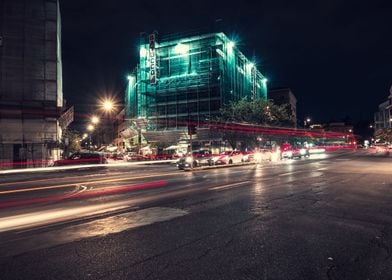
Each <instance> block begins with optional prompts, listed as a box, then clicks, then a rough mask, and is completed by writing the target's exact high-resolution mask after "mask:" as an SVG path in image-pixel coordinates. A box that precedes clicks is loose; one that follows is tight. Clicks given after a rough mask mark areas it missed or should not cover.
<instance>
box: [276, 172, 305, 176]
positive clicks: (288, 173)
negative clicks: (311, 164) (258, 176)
mask: <svg viewBox="0 0 392 280" xmlns="http://www.w3.org/2000/svg"><path fill="white" fill-rule="evenodd" d="M301 172H303V171H292V172H286V173H282V174H279V175H278V176H279V177H282V176H289V175H293V174H296V173H301Z"/></svg>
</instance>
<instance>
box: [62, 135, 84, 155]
mask: <svg viewBox="0 0 392 280" xmlns="http://www.w3.org/2000/svg"><path fill="white" fill-rule="evenodd" d="M81 139H82V138H81V136H80V134H79V133H78V132H76V131H74V130H68V129H67V130H66V131H64V132H63V143H64V152H65V154H66V156H68V155H70V154H73V153H76V152H79V151H80V150H81V146H80V143H81Z"/></svg>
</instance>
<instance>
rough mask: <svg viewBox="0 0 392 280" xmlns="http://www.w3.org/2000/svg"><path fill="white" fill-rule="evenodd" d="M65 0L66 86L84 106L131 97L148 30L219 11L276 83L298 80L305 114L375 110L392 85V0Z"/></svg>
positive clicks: (197, 23) (180, 26)
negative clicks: (130, 77) (126, 93)
mask: <svg viewBox="0 0 392 280" xmlns="http://www.w3.org/2000/svg"><path fill="white" fill-rule="evenodd" d="M299 2H300V3H301V4H299ZM60 3H61V13H62V36H63V67H64V95H65V98H66V99H67V100H68V102H69V103H70V104H75V106H76V110H77V111H79V112H81V111H85V112H89V111H91V110H92V109H90V108H93V107H94V105H95V104H97V101H96V100H97V98H98V97H99V96H102V95H105V94H109V93H115V94H117V95H118V98H119V99H122V91H123V89H124V86H125V82H126V76H127V74H128V73H129V72H130V71H131V69H132V68H133V67H135V65H136V63H137V56H138V42H139V34H140V32H143V31H145V32H151V31H153V30H157V31H158V32H159V33H160V34H162V35H166V34H169V33H177V32H183V31H187V30H194V29H201V30H210V31H214V30H213V27H214V21H215V20H216V19H222V20H223V22H222V24H221V26H222V28H221V29H222V31H224V32H226V33H227V34H228V36H229V37H232V38H236V40H237V46H239V48H240V49H241V50H242V51H243V52H244V53H245V54H246V55H247V56H248V57H253V56H255V58H256V62H257V65H258V67H259V69H260V71H261V72H262V73H263V74H264V75H266V76H267V77H268V80H269V86H271V87H281V86H288V87H290V88H292V90H293V92H294V94H295V95H296V97H297V99H298V104H297V106H298V111H299V115H300V116H304V115H309V116H311V117H312V118H313V119H314V120H315V121H328V120H331V119H336V120H338V119H341V118H343V117H345V116H350V117H351V118H352V119H353V120H359V119H368V120H371V119H372V116H373V112H374V111H375V110H376V109H377V105H378V104H379V103H381V102H382V101H384V100H385V99H386V98H387V96H388V93H389V92H388V91H389V87H390V86H391V85H392V76H391V74H392V1H390V0H385V1H383V0H371V1H370V0H369V1H361V0H357V1H347V0H345V1H343V0H321V1H317V0H313V1H292V0H287V1H283V0H268V1H262V0H261V1H245V0H241V1H235V2H232V3H231V2H230V1H213V0H210V1H204V0H202V1H184V0H182V1H162V0H161V1H152V0H150V1H147V0H146V1H131V0H112V1H107V0H95V1H81V0H63V1H62V0H60ZM89 105H90V106H89Z"/></svg>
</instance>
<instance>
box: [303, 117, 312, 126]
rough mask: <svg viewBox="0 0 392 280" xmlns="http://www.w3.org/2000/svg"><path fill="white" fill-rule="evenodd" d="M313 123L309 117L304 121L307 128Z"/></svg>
mask: <svg viewBox="0 0 392 280" xmlns="http://www.w3.org/2000/svg"><path fill="white" fill-rule="evenodd" d="M311 121H312V120H311V119H310V118H309V117H307V118H306V119H305V120H304V127H305V128H306V126H308V125H309V123H310V122H311Z"/></svg>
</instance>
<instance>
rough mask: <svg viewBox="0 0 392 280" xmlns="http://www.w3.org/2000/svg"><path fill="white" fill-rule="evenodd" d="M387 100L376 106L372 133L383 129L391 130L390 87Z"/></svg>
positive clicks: (391, 106)
mask: <svg viewBox="0 0 392 280" xmlns="http://www.w3.org/2000/svg"><path fill="white" fill-rule="evenodd" d="M389 93H390V94H389V96H388V99H387V100H386V101H384V102H382V103H381V104H380V105H378V111H377V112H376V113H374V131H375V132H376V133H377V131H378V130H382V129H384V128H392V87H391V88H390V90H389Z"/></svg>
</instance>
